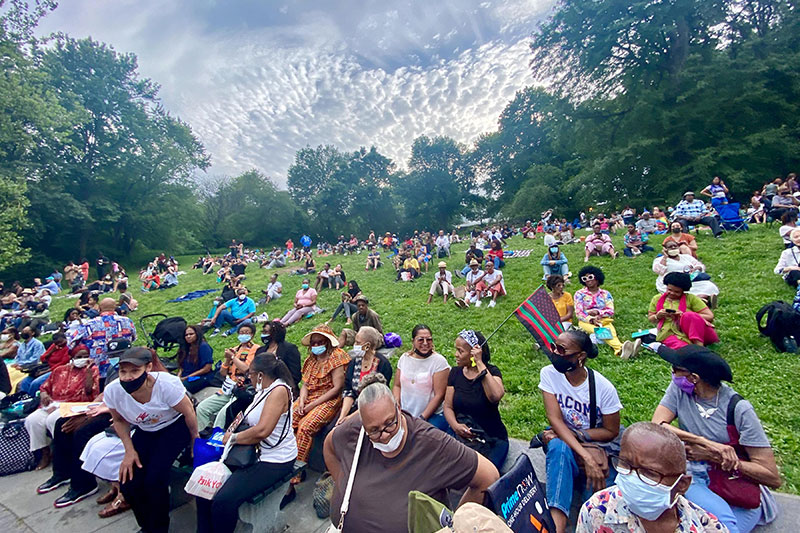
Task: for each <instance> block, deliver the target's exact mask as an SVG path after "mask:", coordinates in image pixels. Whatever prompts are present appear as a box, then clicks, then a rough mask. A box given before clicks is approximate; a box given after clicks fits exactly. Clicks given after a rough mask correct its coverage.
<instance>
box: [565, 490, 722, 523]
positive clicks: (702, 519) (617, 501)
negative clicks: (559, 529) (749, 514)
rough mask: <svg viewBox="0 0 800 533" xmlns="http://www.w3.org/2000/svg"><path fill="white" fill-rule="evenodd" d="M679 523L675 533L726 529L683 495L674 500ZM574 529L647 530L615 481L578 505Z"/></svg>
mask: <svg viewBox="0 0 800 533" xmlns="http://www.w3.org/2000/svg"><path fill="white" fill-rule="evenodd" d="M675 506H676V507H677V510H678V520H679V522H678V527H677V528H676V529H675V533H712V532H715V533H726V532H727V531H728V528H727V527H725V526H724V525H723V524H722V523H721V522H720V521H719V520H718V519H717V517H716V516H714V515H712V514H711V513H709V512H707V511H705V510H703V509H701V508H700V507H698V506H696V505H695V504H693V503H692V502H690V501H689V500H687V499H686V498H684V497H683V496H678V501H677V502H676V503H675ZM575 533H646V531H645V529H644V526H643V525H642V522H641V520H640V519H639V517H637V516H636V515H634V514H633V513H632V512H631V511H630V509H628V506H627V504H626V503H625V499H624V498H623V497H622V492H620V490H619V488H618V487H617V486H616V485H612V486H611V487H609V488H607V489H605V490H601V491H600V492H597V493H595V494H594V496H592V497H591V498H589V501H587V502H586V503H584V504H583V505H582V506H581V512H580V515H579V516H578V525H577V526H576V528H575Z"/></svg>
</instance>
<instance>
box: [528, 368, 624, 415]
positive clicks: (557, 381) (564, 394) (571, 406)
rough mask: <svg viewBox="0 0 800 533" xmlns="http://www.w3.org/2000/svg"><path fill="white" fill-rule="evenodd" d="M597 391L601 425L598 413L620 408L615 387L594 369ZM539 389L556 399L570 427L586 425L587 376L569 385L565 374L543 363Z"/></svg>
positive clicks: (617, 410)
mask: <svg viewBox="0 0 800 533" xmlns="http://www.w3.org/2000/svg"><path fill="white" fill-rule="evenodd" d="M594 379H595V390H596V393H597V411H598V417H597V426H598V427H600V426H601V425H602V415H611V414H614V413H617V412H619V411H621V410H622V403H621V402H620V401H619V395H618V394H617V389H616V388H614V385H612V384H611V382H610V381H608V379H606V378H605V376H603V375H602V374H600V373H599V372H597V371H595V373H594ZM539 389H541V390H543V391H544V392H549V393H550V394H552V395H553V396H555V397H556V400H558V405H559V406H560V407H561V416H562V417H563V419H564V422H565V423H566V424H567V425H568V426H569V427H570V428H573V429H589V405H590V403H589V378H588V376H587V378H586V379H585V380H583V383H581V384H580V385H578V386H577V387H573V386H572V385H571V384H570V382H569V381H567V376H565V375H564V374H562V373H561V372H559V371H558V370H556V369H555V368H554V367H553V365H547V366H546V367H544V368H542V370H541V371H540V372H539Z"/></svg>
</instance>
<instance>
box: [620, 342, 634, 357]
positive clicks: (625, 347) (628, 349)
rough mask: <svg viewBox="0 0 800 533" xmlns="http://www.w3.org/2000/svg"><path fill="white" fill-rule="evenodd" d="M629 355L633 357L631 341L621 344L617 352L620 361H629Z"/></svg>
mask: <svg viewBox="0 0 800 533" xmlns="http://www.w3.org/2000/svg"><path fill="white" fill-rule="evenodd" d="M631 355H633V341H625V342H624V343H622V349H621V350H620V352H619V356H620V357H621V358H622V359H630V358H631Z"/></svg>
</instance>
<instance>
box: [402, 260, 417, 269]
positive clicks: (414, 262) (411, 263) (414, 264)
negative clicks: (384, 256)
mask: <svg viewBox="0 0 800 533" xmlns="http://www.w3.org/2000/svg"><path fill="white" fill-rule="evenodd" d="M403 268H405V269H408V268H413V269H414V270H416V271H419V261H417V260H416V259H415V258H413V257H409V258H408V259H406V260H405V261H404V262H403Z"/></svg>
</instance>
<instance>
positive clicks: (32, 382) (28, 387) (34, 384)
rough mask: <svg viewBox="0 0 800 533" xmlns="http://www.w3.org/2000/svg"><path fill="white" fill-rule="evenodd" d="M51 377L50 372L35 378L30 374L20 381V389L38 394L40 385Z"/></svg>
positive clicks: (32, 394) (34, 394) (33, 394)
mask: <svg viewBox="0 0 800 533" xmlns="http://www.w3.org/2000/svg"><path fill="white" fill-rule="evenodd" d="M49 377H50V372H47V373H46V374H42V375H41V376H39V377H38V378H35V379H34V378H32V377H30V376H28V377H26V378H24V379H23V380H22V381H20V382H19V390H21V391H22V392H27V393H28V394H30V395H31V396H36V393H37V392H39V387H41V386H42V385H43V384H44V382H45V381H47V378H49Z"/></svg>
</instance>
